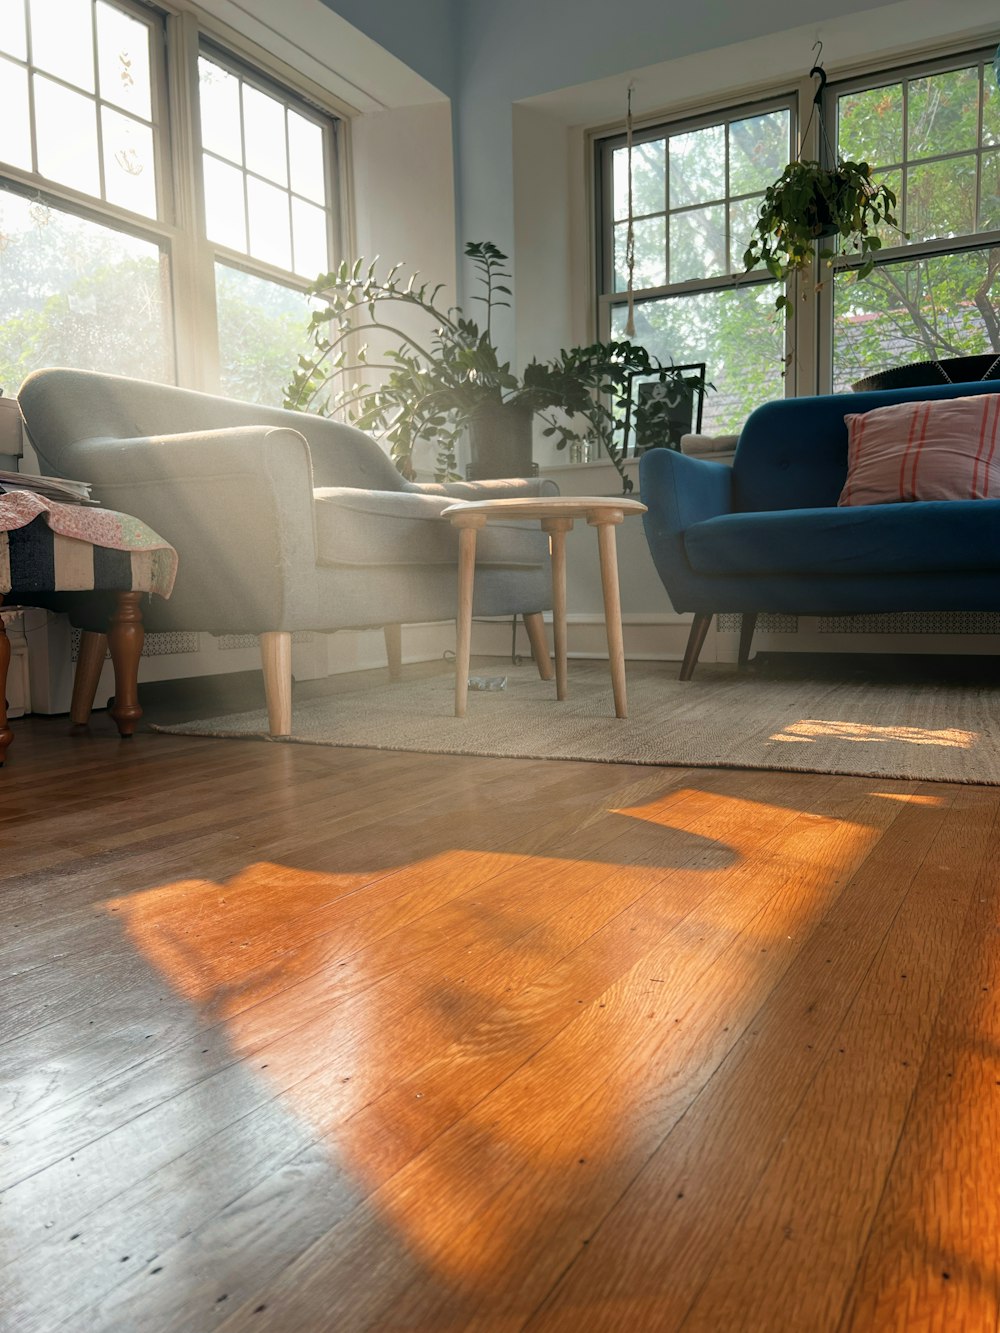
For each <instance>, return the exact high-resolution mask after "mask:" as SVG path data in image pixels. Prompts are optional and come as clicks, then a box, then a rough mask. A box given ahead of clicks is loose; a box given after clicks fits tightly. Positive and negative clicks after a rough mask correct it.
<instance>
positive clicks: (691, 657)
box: [678, 611, 712, 680]
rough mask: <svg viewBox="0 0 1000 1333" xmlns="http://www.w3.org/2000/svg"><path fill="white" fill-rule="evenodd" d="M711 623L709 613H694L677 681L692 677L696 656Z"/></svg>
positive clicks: (696, 661)
mask: <svg viewBox="0 0 1000 1333" xmlns="http://www.w3.org/2000/svg"><path fill="white" fill-rule="evenodd" d="M711 623H712V613H711V611H708V612H705V611H697V612H695V617H694V620H693V621H692V622H691V633H690V634H689V635H688V641H687V648H685V650H684V661H683V662H682V663H681V674H680V675H679V676H678V680H690V679H691V677H692V676H693V675H694V669H695V667H696V666H697V664H698V654H699V653H700V652H701V650H702V646H703V644H704V642H705V638H706V636H707V635H708V627H709V625H711Z"/></svg>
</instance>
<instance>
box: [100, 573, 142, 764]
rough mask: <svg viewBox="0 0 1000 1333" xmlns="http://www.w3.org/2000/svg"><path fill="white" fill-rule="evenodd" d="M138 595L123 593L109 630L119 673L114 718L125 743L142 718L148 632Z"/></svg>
mask: <svg viewBox="0 0 1000 1333" xmlns="http://www.w3.org/2000/svg"><path fill="white" fill-rule="evenodd" d="M141 596H142V594H141V593H138V592H120V593H119V594H118V608H117V610H116V611H115V614H114V616H113V617H112V620H111V626H110V628H109V630H108V647H109V648H110V650H111V663H112V665H113V667H114V669H115V702H114V704H113V706H112V708H111V716H112V717H113V718H114V720H115V724H116V725H117V727H118V734H119V735H120V736H121V737H122V738H123V739H124V738H127V737H129V736H131V735H132V732H133V731H134V730H135V724H136V723H137V722H138V721H139V719H140V717H142V709H141V708H140V707H139V657H140V654H141V653H142V645H143V641H144V639H145V637H146V632H145V630H144V629H143V625H142V612H141V611H140V609H139V598H140V597H141Z"/></svg>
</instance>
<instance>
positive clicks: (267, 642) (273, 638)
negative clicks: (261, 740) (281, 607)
mask: <svg viewBox="0 0 1000 1333" xmlns="http://www.w3.org/2000/svg"><path fill="white" fill-rule="evenodd" d="M260 665H261V668H262V670H263V672H264V697H265V699H266V700H267V725H268V730H269V731H270V733H271V735H272V736H290V735H291V734H292V636H291V634H290V633H288V632H287V631H284V630H276V631H265V633H263V634H261V636H260Z"/></svg>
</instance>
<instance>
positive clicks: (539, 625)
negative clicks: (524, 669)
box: [521, 611, 556, 680]
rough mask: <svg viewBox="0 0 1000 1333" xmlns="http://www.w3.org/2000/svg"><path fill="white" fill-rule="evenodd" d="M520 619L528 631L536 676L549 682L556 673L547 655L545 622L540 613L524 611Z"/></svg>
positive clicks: (547, 645)
mask: <svg viewBox="0 0 1000 1333" xmlns="http://www.w3.org/2000/svg"><path fill="white" fill-rule="evenodd" d="M521 619H522V620H523V621H524V628H525V629H526V630H527V631H528V642H529V643H530V644H531V656H532V657H533V658H534V659H535V666H536V667H538V674H539V675H540V676H541V678H542V680H551V679H552V677H553V676H554V675H555V674H556V673H555V669H554V668H553V666H552V658H551V656H550V654H549V644H548V640H547V639H546V637H545V620H544V618H543V616H542V613H541V611H526V612H525V613H524V615H523V616H522V617H521Z"/></svg>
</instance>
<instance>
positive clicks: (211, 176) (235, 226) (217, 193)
mask: <svg viewBox="0 0 1000 1333" xmlns="http://www.w3.org/2000/svg"><path fill="white" fill-rule="evenodd" d="M202 162H203V179H204V184H205V230H206V231H207V233H208V239H209V240H210V241H215V242H217V244H219V245H226V246H228V247H229V249H230V250H242V251H243V252H244V253H245V252H246V248H247V224H246V212H245V209H244V202H243V173H242V171H240V170H239V168H238V167H231V166H229V165H228V163H226V162H220V161H219V160H218V158H215V157H208V156H207V155H205V156H204V157H203V159H202Z"/></svg>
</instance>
